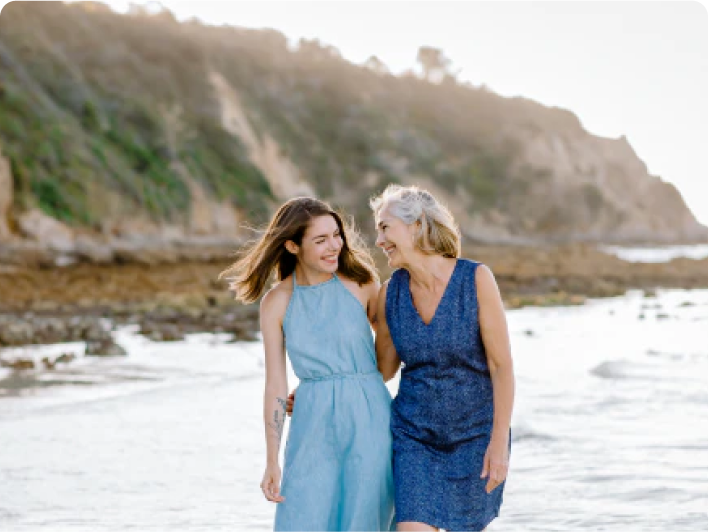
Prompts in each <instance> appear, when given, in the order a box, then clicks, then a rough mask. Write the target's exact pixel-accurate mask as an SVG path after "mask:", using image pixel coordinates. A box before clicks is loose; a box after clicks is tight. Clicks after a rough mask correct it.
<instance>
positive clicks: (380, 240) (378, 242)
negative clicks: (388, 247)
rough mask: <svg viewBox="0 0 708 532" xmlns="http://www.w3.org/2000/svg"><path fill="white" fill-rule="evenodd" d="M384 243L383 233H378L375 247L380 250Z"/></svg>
mask: <svg viewBox="0 0 708 532" xmlns="http://www.w3.org/2000/svg"><path fill="white" fill-rule="evenodd" d="M384 242H385V239H384V236H383V233H382V232H381V231H378V232H377V233H376V245H377V246H378V247H380V248H382V247H384Z"/></svg>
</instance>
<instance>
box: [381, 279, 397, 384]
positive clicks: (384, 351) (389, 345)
mask: <svg viewBox="0 0 708 532" xmlns="http://www.w3.org/2000/svg"><path fill="white" fill-rule="evenodd" d="M387 288H388V281H386V282H385V283H384V284H383V286H382V287H381V290H379V295H378V304H377V321H378V327H377V329H376V363H377V365H378V367H379V371H380V372H381V375H383V378H384V381H385V382H388V381H390V380H391V379H392V378H393V377H395V375H396V372H397V371H398V368H400V367H401V359H399V358H398V354H397V353H396V347H395V346H394V345H393V339H392V338H391V332H390V331H389V329H388V323H386V289H387Z"/></svg>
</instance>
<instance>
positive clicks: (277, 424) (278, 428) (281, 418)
mask: <svg viewBox="0 0 708 532" xmlns="http://www.w3.org/2000/svg"><path fill="white" fill-rule="evenodd" d="M275 399H276V401H278V405H279V406H280V408H278V409H276V410H274V411H273V421H271V422H270V423H268V426H269V427H270V428H271V429H273V432H275V436H276V437H277V438H278V444H280V439H281V438H282V436H283V426H284V425H285V404H286V403H285V399H283V398H281V397H276V398H275Z"/></svg>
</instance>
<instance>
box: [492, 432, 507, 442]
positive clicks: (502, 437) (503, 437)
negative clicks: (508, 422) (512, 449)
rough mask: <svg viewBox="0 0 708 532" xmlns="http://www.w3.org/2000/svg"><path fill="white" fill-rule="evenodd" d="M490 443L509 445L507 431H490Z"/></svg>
mask: <svg viewBox="0 0 708 532" xmlns="http://www.w3.org/2000/svg"><path fill="white" fill-rule="evenodd" d="M491 443H500V444H507V443H509V429H508V428H506V429H501V428H500V429H496V428H494V429H492V438H491Z"/></svg>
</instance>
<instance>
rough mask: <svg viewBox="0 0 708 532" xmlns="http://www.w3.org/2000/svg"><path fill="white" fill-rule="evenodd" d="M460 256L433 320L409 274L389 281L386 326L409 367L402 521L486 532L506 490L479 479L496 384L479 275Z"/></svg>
mask: <svg viewBox="0 0 708 532" xmlns="http://www.w3.org/2000/svg"><path fill="white" fill-rule="evenodd" d="M478 266H479V263H477V262H473V261H470V260H467V259H458V260H457V263H456V265H455V269H454V271H453V273H452V277H451V278H450V281H449V283H448V285H447V288H446V289H445V292H444V294H443V296H442V299H441V300H440V304H439V305H438V308H437V310H436V312H435V315H434V316H433V319H432V321H431V322H430V323H429V324H428V325H426V324H425V323H424V322H423V320H422V319H421V317H420V315H419V314H418V311H417V310H416V308H415V306H414V304H413V296H412V295H411V291H410V275H409V274H408V272H407V271H406V270H404V269H400V270H396V271H395V272H394V273H393V275H392V276H391V280H390V281H389V284H388V288H387V292H386V321H387V323H388V327H389V329H390V331H391V337H392V339H393V343H394V345H395V347H396V351H397V353H398V356H399V357H400V359H401V361H402V362H403V363H404V367H403V369H402V370H401V383H400V386H399V390H398V395H397V396H396V398H395V399H394V401H393V404H392V410H391V432H392V435H393V478H394V486H395V501H396V521H397V522H399V523H400V522H403V521H420V522H423V523H427V524H429V525H432V526H435V527H438V528H444V529H446V530H483V529H484V528H485V527H486V526H487V525H488V524H489V523H490V522H491V521H492V520H493V519H494V518H495V517H496V516H497V515H499V509H500V507H501V503H502V494H503V490H504V484H502V485H500V486H499V487H497V488H496V489H495V490H494V491H492V493H490V494H487V492H486V491H485V486H486V484H487V479H481V478H479V476H480V474H481V472H482V465H483V460H484V454H485V452H486V450H487V445H488V444H489V440H490V437H491V432H492V422H493V417H494V402H493V395H492V381H491V377H490V374H489V368H488V366H487V357H486V355H485V350H484V344H483V343H482V337H481V334H480V329H479V321H478V306H477V290H476V286H475V272H476V270H477V267H478Z"/></svg>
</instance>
